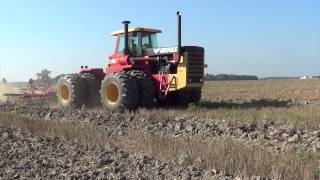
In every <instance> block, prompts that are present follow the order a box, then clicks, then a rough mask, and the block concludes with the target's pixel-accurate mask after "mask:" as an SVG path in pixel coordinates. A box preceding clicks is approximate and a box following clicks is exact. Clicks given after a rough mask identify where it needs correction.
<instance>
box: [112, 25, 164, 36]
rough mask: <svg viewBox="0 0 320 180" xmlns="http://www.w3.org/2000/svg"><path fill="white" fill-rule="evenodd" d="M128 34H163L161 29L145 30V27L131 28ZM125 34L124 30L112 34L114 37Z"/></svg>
mask: <svg viewBox="0 0 320 180" xmlns="http://www.w3.org/2000/svg"><path fill="white" fill-rule="evenodd" d="M128 32H149V33H161V30H159V29H152V28H143V27H136V28H129V29H128ZM123 33H124V30H123V29H121V30H118V31H114V32H112V33H111V35H112V36H119V35H121V34H123Z"/></svg>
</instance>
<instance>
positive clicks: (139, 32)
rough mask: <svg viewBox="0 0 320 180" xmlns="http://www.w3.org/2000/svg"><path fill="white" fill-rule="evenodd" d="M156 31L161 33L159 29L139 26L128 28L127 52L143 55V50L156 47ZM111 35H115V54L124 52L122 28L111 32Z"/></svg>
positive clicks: (133, 54) (132, 54)
mask: <svg viewBox="0 0 320 180" xmlns="http://www.w3.org/2000/svg"><path fill="white" fill-rule="evenodd" d="M157 33H161V30H158V29H150V28H141V27H138V28H130V29H128V49H129V53H128V54H129V55H130V56H136V57H138V56H144V50H146V49H150V48H158V42H157ZM111 35H112V36H116V37H117V43H116V47H115V54H118V55H123V54H126V53H125V52H124V51H125V49H126V47H125V44H126V43H125V33H124V30H119V31H115V32H112V33H111Z"/></svg>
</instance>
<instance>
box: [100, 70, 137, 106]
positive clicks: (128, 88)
mask: <svg viewBox="0 0 320 180" xmlns="http://www.w3.org/2000/svg"><path fill="white" fill-rule="evenodd" d="M100 95H101V103H102V105H103V107H104V108H106V109H108V110H110V111H113V112H119V111H122V110H124V109H134V108H136V107H137V102H138V86H137V82H136V80H135V78H133V77H132V76H130V75H129V74H128V73H124V72H120V73H114V74H111V75H108V76H106V77H105V78H104V80H103V81H102V83H101V89H100Z"/></svg>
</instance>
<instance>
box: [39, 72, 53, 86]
mask: <svg viewBox="0 0 320 180" xmlns="http://www.w3.org/2000/svg"><path fill="white" fill-rule="evenodd" d="M50 74H51V71H49V70H48V69H43V70H42V71H41V72H40V73H36V75H37V80H38V81H39V82H40V83H42V84H48V83H49V82H50V79H51V77H50Z"/></svg>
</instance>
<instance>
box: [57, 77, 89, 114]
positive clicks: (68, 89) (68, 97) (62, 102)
mask: <svg viewBox="0 0 320 180" xmlns="http://www.w3.org/2000/svg"><path fill="white" fill-rule="evenodd" d="M86 94H87V92H86V85H85V82H84V81H83V80H82V79H81V77H80V76H79V75H78V74H67V75H64V76H62V77H61V78H60V79H59V81H58V84H57V98H58V103H59V107H60V108H62V109H65V108H80V107H81V106H82V105H83V104H84V103H85V100H86Z"/></svg>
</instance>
